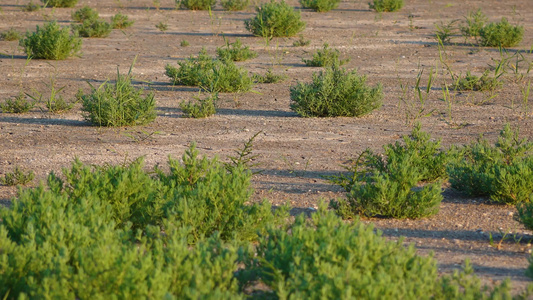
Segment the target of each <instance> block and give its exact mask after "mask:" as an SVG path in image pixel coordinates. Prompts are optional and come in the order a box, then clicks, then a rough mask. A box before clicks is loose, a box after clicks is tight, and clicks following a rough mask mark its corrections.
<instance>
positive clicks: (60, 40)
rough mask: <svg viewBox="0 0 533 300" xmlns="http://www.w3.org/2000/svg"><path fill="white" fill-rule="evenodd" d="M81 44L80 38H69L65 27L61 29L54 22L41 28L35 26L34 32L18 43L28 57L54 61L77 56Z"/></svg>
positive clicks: (28, 33)
mask: <svg viewBox="0 0 533 300" xmlns="http://www.w3.org/2000/svg"><path fill="white" fill-rule="evenodd" d="M81 43H82V41H81V39H80V38H78V37H76V36H71V35H70V33H69V29H68V28H67V27H63V28H61V27H60V26H59V25H58V24H57V22H55V21H54V22H49V23H47V24H45V25H44V27H43V28H41V27H39V26H37V30H36V31H35V32H33V33H30V32H27V33H26V37H25V38H23V39H21V40H20V42H19V44H20V46H21V47H23V48H24V52H25V53H26V54H27V55H28V56H29V57H31V58H43V59H54V60H59V59H66V58H68V57H70V56H74V55H78V53H79V51H80V49H81Z"/></svg>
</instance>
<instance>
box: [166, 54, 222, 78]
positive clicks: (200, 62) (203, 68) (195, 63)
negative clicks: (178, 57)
mask: <svg viewBox="0 0 533 300" xmlns="http://www.w3.org/2000/svg"><path fill="white" fill-rule="evenodd" d="M214 64H215V63H214V60H213V58H212V57H211V56H209V55H208V54H207V50H205V48H202V50H201V51H200V53H198V56H197V57H194V56H190V57H189V58H188V59H186V60H184V61H179V62H178V65H179V68H176V67H174V66H171V65H169V64H168V65H166V66H165V74H166V75H167V76H168V77H170V78H171V80H172V83H173V84H179V85H189V86H198V85H200V84H201V83H202V78H203V77H205V73H206V72H207V71H208V70H209V69H211V68H212V67H213V65H214Z"/></svg>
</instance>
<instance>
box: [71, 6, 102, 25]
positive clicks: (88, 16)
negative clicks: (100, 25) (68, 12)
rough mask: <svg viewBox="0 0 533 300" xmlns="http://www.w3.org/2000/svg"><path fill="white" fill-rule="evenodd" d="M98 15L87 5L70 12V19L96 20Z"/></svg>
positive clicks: (77, 20)
mask: <svg viewBox="0 0 533 300" xmlns="http://www.w3.org/2000/svg"><path fill="white" fill-rule="evenodd" d="M98 17H99V15H98V12H97V11H96V10H95V9H92V8H91V7H89V6H87V5H85V6H83V7H82V8H80V9H78V10H76V11H75V12H73V13H72V19H73V20H74V21H76V22H80V23H83V22H84V21H85V20H98Z"/></svg>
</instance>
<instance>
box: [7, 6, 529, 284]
mask: <svg viewBox="0 0 533 300" xmlns="http://www.w3.org/2000/svg"><path fill="white" fill-rule="evenodd" d="M405 2H406V4H405V6H404V7H403V8H402V9H401V10H400V11H398V12H392V13H382V14H378V13H376V12H375V11H373V10H370V9H369V6H368V1H366V0H365V1H360V0H350V1H342V2H341V4H340V5H339V7H338V8H336V9H334V10H332V11H329V12H326V13H318V12H314V11H312V10H310V9H303V8H302V7H301V5H300V3H298V1H296V0H289V1H288V3H289V4H290V5H291V6H293V7H295V8H296V9H299V10H300V11H301V16H302V20H303V21H305V22H306V28H305V30H303V31H302V32H301V35H302V38H303V39H305V40H309V41H310V44H309V45H306V46H301V47H297V46H294V45H293V43H294V42H295V41H297V40H298V39H300V37H299V36H295V37H291V38H273V39H272V40H270V41H268V40H266V39H264V38H261V37H256V36H253V35H252V34H251V33H250V32H249V31H248V30H247V29H246V27H245V24H244V21H245V20H247V19H250V18H252V17H254V15H255V10H254V5H250V7H249V8H248V9H246V10H244V11H239V12H228V11H224V10H223V9H222V7H221V6H220V4H217V6H215V9H214V10H212V11H211V12H208V11H191V10H185V9H179V10H177V9H176V8H175V3H174V1H169V0H161V1H151V0H113V1H111V0H90V1H89V0H80V1H79V3H78V4H77V5H76V7H74V8H55V9H53V8H44V9H41V10H38V11H34V12H24V11H22V8H23V7H24V6H25V5H26V4H27V1H22V0H13V1H7V0H0V8H1V11H0V32H4V31H6V30H8V29H10V28H14V29H16V30H18V31H19V32H26V31H30V32H32V31H35V29H36V26H42V25H43V24H44V23H45V22H46V21H47V20H57V21H58V23H59V24H60V25H61V26H70V23H71V22H72V17H71V14H72V13H73V12H74V11H75V10H76V9H79V8H81V7H82V6H83V5H89V6H90V7H92V8H95V9H97V10H98V12H99V13H100V17H101V18H103V19H105V20H107V21H109V20H110V18H111V17H112V16H114V15H115V14H117V13H119V12H120V13H122V14H124V15H127V16H128V17H129V18H130V19H131V20H133V21H135V23H134V24H133V26H132V27H130V28H126V29H122V30H113V31H112V33H111V34H110V35H109V36H108V37H106V38H84V39H83V45H82V47H81V55H80V57H71V58H68V59H66V60H57V61H54V60H42V59H32V60H28V59H27V55H26V54H25V53H24V51H23V49H22V47H20V46H19V44H18V41H5V40H0V102H2V101H4V100H5V99H7V98H11V97H14V96H16V95H18V94H19V92H21V91H22V92H25V93H28V94H30V95H34V96H36V95H38V94H39V93H41V94H43V97H47V96H49V95H50V91H51V90H52V85H53V86H54V87H55V89H56V90H57V89H59V88H62V87H64V88H63V89H62V90H61V91H60V94H61V95H62V96H63V97H64V98H65V99H67V100H72V101H75V99H76V98H75V94H76V92H77V91H78V90H79V89H80V88H81V89H83V90H84V92H85V93H88V92H89V91H90V88H91V86H90V85H93V86H98V85H100V84H102V83H104V82H105V81H107V80H114V79H115V78H116V74H117V68H118V70H119V71H120V73H121V74H126V73H127V72H128V70H129V68H130V66H131V65H132V64H133V63H134V62H135V63H134V66H133V71H132V72H133V76H134V79H135V80H134V83H135V85H136V86H137V87H143V88H145V89H146V90H147V91H152V92H153V93H154V94H155V100H156V103H157V117H156V119H155V121H154V122H152V123H150V124H149V125H145V126H137V127H119V128H106V127H97V126H93V125H91V124H90V123H89V122H87V121H86V120H85V119H84V117H83V113H82V110H81V103H76V104H75V106H74V108H73V109H71V110H70V111H68V112H65V113H61V114H54V113H50V112H48V111H47V109H46V108H45V105H44V103H38V104H37V106H36V107H34V108H33V109H32V110H31V111H30V112H28V113H24V114H11V113H0V176H3V175H4V174H6V173H8V172H12V171H13V170H14V169H15V167H21V168H23V169H25V170H33V171H34V172H35V175H36V178H35V180H33V181H32V182H31V183H30V184H29V185H28V186H30V187H31V186H36V185H38V183H39V181H42V180H45V179H46V176H47V175H48V174H49V173H50V172H51V171H54V172H59V171H60V170H61V168H64V167H68V166H70V164H71V162H72V161H73V160H74V159H75V158H79V159H80V160H81V161H82V162H84V163H87V164H96V165H103V164H120V163H123V162H125V161H126V162H127V161H131V160H133V159H135V158H137V157H140V156H143V157H144V158H145V165H146V166H147V167H152V166H154V165H157V164H161V165H165V164H166V161H167V159H168V156H172V157H174V158H179V157H181V156H182V154H183V153H184V151H185V150H186V149H187V148H188V147H189V146H190V145H191V143H193V142H195V143H196V144H197V148H198V150H199V151H200V153H201V154H203V155H206V156H208V157H214V156H218V157H219V158H220V159H221V160H222V161H228V156H230V155H234V154H235V150H237V149H240V148H242V147H243V144H244V143H245V142H246V141H248V139H250V138H251V137H252V136H253V135H254V134H256V133H259V134H258V135H257V137H256V138H255V139H254V142H253V153H254V155H257V157H256V159H255V161H254V163H255V164H257V165H256V166H255V167H254V171H258V173H257V174H254V175H253V177H252V185H253V187H254V195H253V201H261V200H263V199H267V200H269V201H271V202H272V203H273V205H276V206H277V205H282V204H284V203H289V204H290V206H291V208H292V210H291V213H292V214H293V215H294V214H298V213H311V212H312V211H314V210H315V209H316V207H317V204H318V203H319V201H321V199H322V200H324V201H326V202H328V201H330V200H332V199H339V198H343V197H345V192H344V190H343V189H342V188H341V187H339V186H336V185H334V184H332V183H330V182H329V181H328V180H327V179H325V176H331V175H336V174H338V173H340V172H344V171H345V169H344V168H343V165H345V164H347V163H348V162H349V161H350V159H353V158H354V157H357V156H358V155H359V154H360V153H361V152H362V151H364V150H365V149H367V148H370V149H372V150H374V151H376V152H380V151H382V150H383V148H382V147H383V146H384V145H386V144H388V143H394V142H396V141H399V140H401V137H402V136H403V135H407V134H409V133H410V132H411V130H412V128H413V124H415V123H416V122H420V123H421V125H422V130H423V131H426V132H428V133H430V134H431V136H432V138H433V139H435V140H437V139H440V140H442V146H443V147H449V146H451V145H465V144H470V143H471V142H474V141H476V139H477V138H478V137H479V135H480V134H483V135H484V137H485V138H486V139H488V140H489V141H491V142H495V141H496V140H497V137H498V135H499V134H500V131H501V130H502V129H503V127H504V125H505V124H510V125H511V126H512V128H519V129H520V136H521V137H524V138H528V139H530V140H531V139H533V114H532V111H533V101H532V102H530V103H529V106H530V107H528V103H527V99H524V96H523V93H522V92H523V91H524V89H525V87H526V86H527V83H528V82H530V81H531V78H533V72H529V70H528V67H529V68H530V69H531V68H532V66H533V65H532V61H533V48H532V46H533V5H532V3H531V1H530V0H509V1H500V0H463V1H455V0H406V1H405ZM156 6H157V7H156ZM478 8H481V9H482V11H483V13H485V14H486V15H487V17H488V19H489V21H490V22H498V21H500V19H501V18H502V17H506V18H507V19H508V20H509V22H510V23H511V24H513V25H517V24H519V25H522V26H524V29H525V33H524V38H523V40H522V42H521V43H520V44H519V45H518V46H515V47H510V48H507V49H506V50H503V51H500V50H499V49H498V48H494V47H481V46H479V43H477V42H476V40H475V39H471V38H464V37H463V36H462V35H461V34H460V32H459V30H458V29H456V30H455V31H454V32H453V33H452V36H451V40H450V42H448V43H446V44H444V45H443V47H439V44H438V42H437V40H436V39H435V37H434V35H435V31H436V27H435V24H437V25H439V24H440V25H445V24H449V23H450V22H451V21H453V20H457V22H455V23H453V24H454V26H455V27H458V26H459V25H460V24H463V23H464V20H465V16H466V15H467V14H468V12H470V11H475V10H477V9H478ZM160 23H163V24H166V25H168V28H167V30H165V31H161V30H160V29H158V28H156V25H157V24H160ZM237 38H238V39H240V40H241V42H242V44H243V45H245V46H249V47H250V49H251V50H254V51H256V52H257V53H258V56H257V57H256V58H253V59H251V60H247V61H244V62H237V65H238V66H241V67H244V68H246V69H247V70H248V71H249V72H250V73H251V74H256V73H259V74H265V73H266V72H267V70H269V69H272V70H273V72H274V73H278V74H285V75H287V76H288V79H287V80H285V81H283V82H281V83H275V84H259V83H257V84H255V85H254V87H253V92H247V93H239V94H231V93H221V94H220V95H219V97H220V100H219V102H218V107H217V112H216V114H214V115H213V116H210V117H208V118H202V119H193V118H183V112H182V110H181V109H180V103H181V102H183V101H188V100H191V99H193V97H195V96H197V95H198V92H199V89H198V88H197V87H189V86H181V85H173V84H172V83H171V80H170V78H169V77H167V76H166V75H165V66H166V65H168V64H170V65H172V66H175V67H178V64H177V62H178V61H182V60H184V59H186V58H188V57H190V56H196V55H198V53H199V52H200V50H201V49H202V48H205V49H206V51H207V53H208V54H209V55H212V56H215V55H216V48H217V47H222V46H224V45H225V43H226V41H228V42H230V43H233V42H234V41H235V40H236V39H237ZM182 41H187V42H188V44H189V45H188V46H182ZM324 43H328V44H329V46H330V47H331V48H336V49H338V50H339V52H340V57H341V59H346V58H349V62H347V63H346V64H344V65H343V66H342V67H344V68H346V69H348V70H352V69H357V71H358V73H359V74H361V75H364V76H366V77H367V83H368V84H369V85H371V86H374V85H377V84H381V85H382V86H383V93H384V99H383V105H382V107H381V108H379V109H376V110H374V111H373V112H371V113H370V114H368V115H365V116H363V117H359V118H355V117H354V118H351V117H338V118H303V117H300V116H298V115H297V114H296V113H295V112H294V111H292V110H291V108H290V104H291V100H290V87H291V86H294V85H296V84H297V83H298V82H310V81H311V79H312V75H313V73H318V72H319V71H320V70H322V68H318V67H309V66H306V65H305V63H304V62H303V61H302V59H310V58H311V57H312V55H313V53H314V52H316V51H317V50H320V49H322V47H323V45H324ZM503 59H508V60H507V64H506V65H505V66H504V69H505V73H504V74H503V75H501V77H500V78H499V79H501V80H502V82H503V85H502V87H501V88H500V89H498V90H496V91H494V92H483V91H467V92H457V93H451V96H450V97H451V98H450V99H448V100H449V101H445V100H444V96H443V88H444V87H445V85H448V86H449V85H451V84H452V80H451V77H450V70H451V71H452V72H454V73H455V74H463V75H464V74H466V72H467V71H470V72H472V74H476V75H478V76H479V75H481V74H482V73H483V72H484V71H485V70H489V72H490V74H493V72H494V68H495V66H497V65H498V62H500V61H501V60H503ZM420 72H422V75H421V77H420V86H422V93H423V96H424V97H426V96H427V100H426V101H425V103H424V104H423V105H422V104H421V103H420V101H419V100H418V95H417V94H416V93H415V90H414V88H415V84H416V81H417V76H418V75H419V73H420ZM430 73H433V74H434V75H433V82H432V83H431V86H430V89H428V90H429V92H428V93H426V87H427V85H428V82H429V74H430ZM531 97H533V93H532V95H530V96H529V100H533V99H532V98H531ZM422 109H423V113H421V115H420V116H418V117H417V116H416V114H417V112H418V111H420V110H422ZM259 171H260V172H259ZM442 188H443V195H444V200H443V201H442V204H441V206H440V211H439V213H438V214H436V215H435V216H432V217H429V218H422V219H416V220H411V219H403V220H396V219H387V218H371V219H369V218H363V221H364V222H365V223H374V225H375V227H376V228H377V229H379V230H381V231H382V232H383V235H384V236H386V237H387V238H390V239H392V240H396V239H398V238H400V237H401V236H403V237H405V239H404V242H405V243H406V244H410V243H412V244H414V246H415V247H416V248H417V249H418V252H419V253H420V254H422V255H429V254H430V253H433V255H434V257H435V259H436V260H437V261H438V266H439V271H440V272H442V273H443V274H449V273H452V272H453V271H454V270H456V269H461V267H462V266H463V265H464V262H465V260H467V259H469V260H470V262H471V264H472V266H473V268H474V271H475V274H477V275H478V276H479V277H481V279H482V280H483V282H484V283H487V284H489V285H490V284H493V283H496V282H501V281H502V280H504V279H505V278H510V279H511V281H512V284H513V288H514V290H515V291H516V292H519V291H521V290H523V289H524V288H525V287H526V285H527V284H529V283H530V282H531V279H530V278H529V277H527V276H526V275H525V271H526V268H527V267H528V266H529V262H528V258H529V257H530V256H531V249H532V248H531V241H532V240H533V232H531V231H529V230H527V229H526V228H525V227H524V226H523V225H522V224H521V223H519V222H518V221H517V220H516V215H517V211H516V208H515V207H514V206H506V205H499V204H494V203H491V202H490V199H489V198H472V197H467V196H465V195H463V194H461V193H460V192H458V191H456V190H454V189H452V188H451V187H450V184H449V183H447V182H445V183H444V184H443V186H442ZM16 194H17V187H12V186H0V201H1V204H2V205H6V206H9V205H10V201H11V199H12V198H13V197H15V196H16Z"/></svg>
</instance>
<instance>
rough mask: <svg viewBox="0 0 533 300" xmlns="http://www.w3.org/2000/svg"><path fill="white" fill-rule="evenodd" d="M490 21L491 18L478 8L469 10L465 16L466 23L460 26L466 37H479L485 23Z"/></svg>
mask: <svg viewBox="0 0 533 300" xmlns="http://www.w3.org/2000/svg"><path fill="white" fill-rule="evenodd" d="M488 21H489V18H488V17H487V16H486V15H485V14H484V13H483V12H482V11H481V9H478V10H477V11H469V12H468V15H467V16H465V22H466V24H465V25H464V26H463V25H461V26H460V29H461V33H462V34H463V36H465V37H479V36H480V35H481V30H482V29H483V27H485V23H487V22H488Z"/></svg>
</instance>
